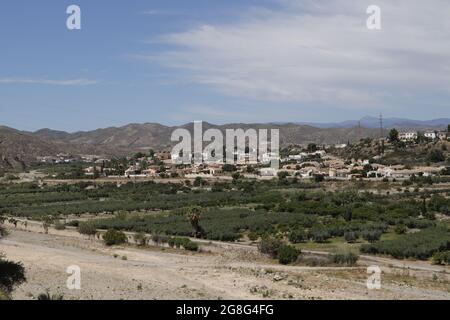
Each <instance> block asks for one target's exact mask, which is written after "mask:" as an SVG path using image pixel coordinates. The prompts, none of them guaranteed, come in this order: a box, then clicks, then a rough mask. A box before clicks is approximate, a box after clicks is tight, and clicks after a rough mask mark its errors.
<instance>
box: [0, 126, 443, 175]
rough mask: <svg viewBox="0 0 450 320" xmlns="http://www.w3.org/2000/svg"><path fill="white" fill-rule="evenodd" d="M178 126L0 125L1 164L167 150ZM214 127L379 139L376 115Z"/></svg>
mask: <svg viewBox="0 0 450 320" xmlns="http://www.w3.org/2000/svg"><path fill="white" fill-rule="evenodd" d="M383 123H384V132H383V134H387V131H388V129H389V128H392V127H397V128H410V129H412V128H414V129H417V130H419V129H420V130H421V129H443V128H446V127H447V125H448V124H450V119H436V120H429V121H419V120H409V119H399V118H388V119H384V120H383ZM177 128H186V129H188V130H189V131H191V132H192V131H193V124H192V123H188V124H185V125H182V126H165V125H162V124H158V123H142V124H137V123H134V124H128V125H125V126H122V127H110V128H104V129H96V130H92V131H80V132H75V133H69V132H65V131H57V130H51V129H41V130H38V131H35V132H28V131H20V130H17V129H13V128H9V127H5V126H3V127H2V126H0V167H24V166H26V165H27V164H29V163H32V162H33V161H35V160H36V157H38V156H52V155H56V154H58V153H68V154H74V155H80V154H91V155H92V154H93V155H99V156H124V155H129V154H130V153H132V152H137V151H148V150H149V149H154V150H163V149H164V150H167V149H169V148H170V147H171V146H172V145H173V144H174V143H172V142H171V141H170V138H171V134H172V132H173V131H174V130H176V129H177ZM209 128H217V129H219V130H221V131H222V132H224V131H225V129H236V128H242V129H244V130H247V129H249V128H254V129H279V130H280V144H281V146H285V145H289V144H306V143H319V144H334V143H346V142H347V141H355V140H359V139H361V138H366V137H371V138H375V137H379V135H380V130H379V119H378V118H374V117H365V118H362V119H361V120H349V121H343V122H339V123H269V124H267V123H266V124H261V123H260V124H244V123H234V124H226V125H214V124H210V123H206V122H204V123H203V130H207V129H209Z"/></svg>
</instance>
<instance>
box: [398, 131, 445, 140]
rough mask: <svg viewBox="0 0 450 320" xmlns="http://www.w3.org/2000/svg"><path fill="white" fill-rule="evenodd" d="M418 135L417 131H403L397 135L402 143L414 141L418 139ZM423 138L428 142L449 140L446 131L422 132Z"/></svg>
mask: <svg viewBox="0 0 450 320" xmlns="http://www.w3.org/2000/svg"><path fill="white" fill-rule="evenodd" d="M419 134H421V133H420V132H417V131H403V132H400V133H399V134H398V138H399V140H401V141H403V142H408V141H415V140H416V139H417V138H418V137H419ZM423 136H424V137H425V138H427V139H430V140H436V139H439V140H447V139H448V138H450V136H449V133H448V132H447V131H425V132H423Z"/></svg>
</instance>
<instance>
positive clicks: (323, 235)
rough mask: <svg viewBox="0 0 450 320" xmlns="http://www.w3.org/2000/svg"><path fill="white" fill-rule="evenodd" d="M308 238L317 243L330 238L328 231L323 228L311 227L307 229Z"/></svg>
mask: <svg viewBox="0 0 450 320" xmlns="http://www.w3.org/2000/svg"><path fill="white" fill-rule="evenodd" d="M309 236H310V238H311V239H312V240H313V241H315V242H318V243H323V242H327V241H328V240H329V239H330V238H331V235H330V232H329V231H328V230H326V229H323V228H317V229H312V230H310V231H309Z"/></svg>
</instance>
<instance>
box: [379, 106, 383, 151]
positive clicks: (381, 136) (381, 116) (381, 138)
mask: <svg viewBox="0 0 450 320" xmlns="http://www.w3.org/2000/svg"><path fill="white" fill-rule="evenodd" d="M383 138H384V137H383V115H382V114H381V113H380V142H379V148H380V156H382V155H383V154H384V139H383Z"/></svg>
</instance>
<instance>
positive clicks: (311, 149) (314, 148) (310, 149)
mask: <svg viewBox="0 0 450 320" xmlns="http://www.w3.org/2000/svg"><path fill="white" fill-rule="evenodd" d="M316 151H317V145H316V144H315V143H310V144H308V152H316Z"/></svg>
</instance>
